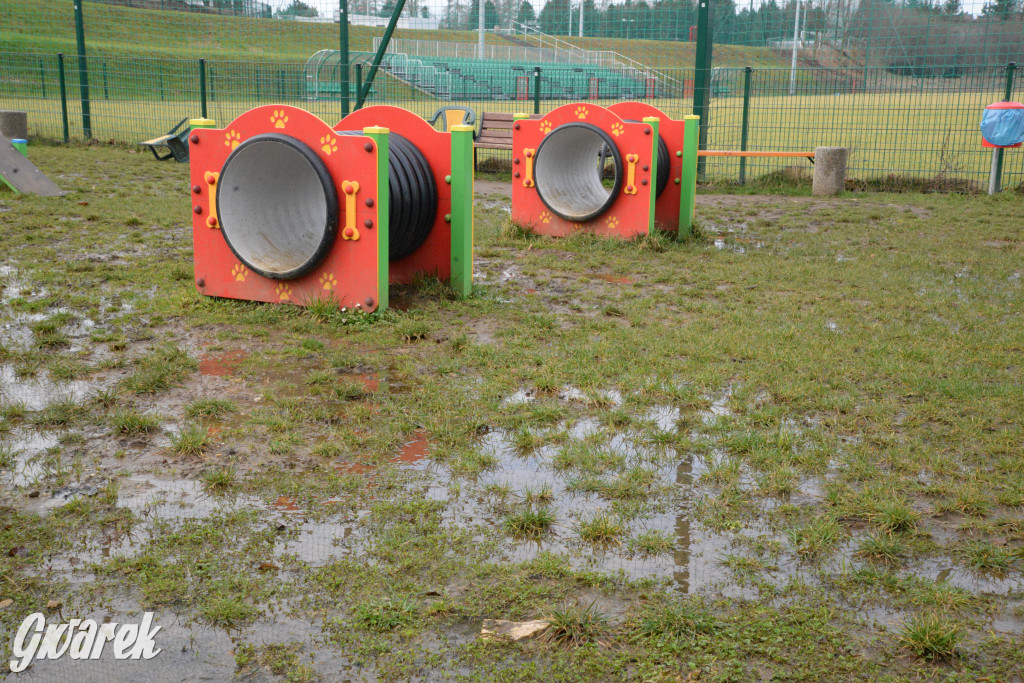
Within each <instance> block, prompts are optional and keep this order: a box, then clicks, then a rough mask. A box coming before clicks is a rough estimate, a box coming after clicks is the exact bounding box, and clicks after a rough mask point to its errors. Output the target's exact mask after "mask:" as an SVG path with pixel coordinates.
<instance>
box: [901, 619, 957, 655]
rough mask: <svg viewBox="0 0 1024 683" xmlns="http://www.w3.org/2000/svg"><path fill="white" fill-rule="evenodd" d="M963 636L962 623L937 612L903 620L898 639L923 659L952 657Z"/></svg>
mask: <svg viewBox="0 0 1024 683" xmlns="http://www.w3.org/2000/svg"><path fill="white" fill-rule="evenodd" d="M962 638H963V631H962V630H961V629H960V625H959V624H958V623H957V622H956V621H954V620H952V619H949V618H947V617H945V616H942V615H940V614H938V613H935V612H929V613H926V614H922V615H918V616H915V617H911V618H910V619H908V620H907V621H905V622H903V625H902V627H901V628H900V630H899V633H898V634H897V639H898V640H899V642H900V643H902V644H903V645H904V646H905V647H906V648H907V649H908V650H910V651H911V652H913V653H914V654H915V655H917V656H918V657H921V658H922V659H928V660H933V659H950V658H952V657H953V656H955V655H956V646H957V645H958V644H959V643H960V640H961V639H962Z"/></svg>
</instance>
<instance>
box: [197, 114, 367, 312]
mask: <svg viewBox="0 0 1024 683" xmlns="http://www.w3.org/2000/svg"><path fill="white" fill-rule="evenodd" d="M264 133H278V134H282V135H288V136H290V137H293V138H295V139H297V140H300V141H301V142H304V143H305V144H306V145H308V146H309V147H311V148H312V149H313V150H314V151H315V152H316V153H317V155H318V156H319V157H320V159H321V160H322V161H323V162H324V164H325V165H326V166H327V169H328V171H329V172H330V174H331V177H332V179H333V180H334V183H335V185H336V186H337V191H338V196H339V198H343V197H344V196H345V195H344V194H343V191H342V187H341V186H342V183H346V182H347V183H352V182H357V183H359V188H360V189H359V201H358V202H356V204H355V206H356V214H357V215H356V217H355V221H354V223H355V225H357V226H363V225H364V224H365V222H366V221H372V225H377V224H378V222H379V221H378V215H377V208H378V206H377V202H376V201H374V202H372V206H367V201H366V200H367V199H374V200H375V199H376V193H377V187H378V185H377V181H378V177H377V168H378V163H377V146H376V144H375V143H374V141H373V140H372V139H371V138H369V137H365V136H343V135H335V133H334V131H333V130H332V129H331V127H330V126H328V125H327V124H326V123H324V122H323V121H321V120H320V119H318V118H317V117H316V116H314V115H313V114H310V113H309V112H306V111H304V110H302V109H298V108H296V107H289V106H285V105H268V106H265V107H257V108H256V109H251V110H250V111H247V112H245V113H244V114H242V115H241V116H239V117H238V118H237V119H235V120H234V121H232V122H231V124H230V125H228V126H227V127H226V128H223V129H215V128H197V129H194V130H193V131H192V134H191V136H190V142H191V150H190V157H191V188H190V189H191V192H190V197H191V198H192V206H193V211H192V239H193V245H194V248H195V278H196V279H195V282H196V287H197V288H198V289H199V291H200V292H202V293H203V294H206V295H209V296H218V297H227V298H231V299H244V300H248V301H266V302H276V303H292V304H300V305H306V304H308V303H309V302H311V301H314V300H317V299H324V298H333V299H336V300H337V301H338V305H339V306H344V307H355V306H356V305H358V306H360V307H361V308H362V309H363V310H367V311H372V310H376V308H377V305H378V302H379V301H380V294H379V292H378V273H377V263H378V254H377V250H378V240H377V238H376V235H375V234H374V231H373V230H372V229H370V230H361V233H362V236H363V239H356V240H352V239H343V238H342V235H341V232H342V230H343V228H344V226H345V225H346V224H347V223H351V220H350V215H348V214H347V211H348V208H346V206H345V202H344V201H343V200H342V201H341V202H340V208H341V213H340V220H339V226H338V237H337V239H336V240H335V242H334V246H333V247H332V248H331V249H330V251H329V252H328V254H327V256H326V257H325V258H324V259H323V261H321V262H320V263H319V264H318V265H317V267H316V268H315V269H314V270H313V271H312V272H309V273H307V274H305V275H302V276H300V277H297V278H294V279H290V280H277V279H272V278H267V277H263V276H261V275H258V274H256V273H254V272H252V271H251V270H250V269H249V268H247V267H246V266H245V265H243V264H242V263H241V262H240V260H239V259H238V258H237V257H236V256H235V255H234V253H232V251H231V249H230V248H229V247H228V244H227V242H226V241H225V239H224V237H223V235H222V233H221V230H220V226H219V225H218V222H217V216H216V202H215V197H216V183H217V181H218V177H219V173H220V170H221V169H222V168H223V166H224V162H225V161H226V160H227V158H228V155H230V154H231V152H232V150H234V149H235V147H237V146H238V145H239V144H241V143H242V142H243V141H245V140H248V139H249V138H251V137H253V136H255V135H261V134H264ZM383 180H384V182H387V179H386V178H385V179H383ZM385 248H386V246H385Z"/></svg>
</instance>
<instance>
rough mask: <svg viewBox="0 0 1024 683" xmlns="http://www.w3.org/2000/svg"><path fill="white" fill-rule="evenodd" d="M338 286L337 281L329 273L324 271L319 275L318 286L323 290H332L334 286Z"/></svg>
mask: <svg viewBox="0 0 1024 683" xmlns="http://www.w3.org/2000/svg"><path fill="white" fill-rule="evenodd" d="M337 286H338V281H337V280H336V279H335V278H334V275H333V274H331V273H324V274H323V275H321V276H320V287H321V288H322V289H323V290H324V291H325V292H333V291H334V288H335V287H337Z"/></svg>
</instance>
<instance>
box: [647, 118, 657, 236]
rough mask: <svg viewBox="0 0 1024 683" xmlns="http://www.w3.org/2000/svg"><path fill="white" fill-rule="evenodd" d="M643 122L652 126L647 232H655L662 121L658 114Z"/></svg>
mask: <svg viewBox="0 0 1024 683" xmlns="http://www.w3.org/2000/svg"><path fill="white" fill-rule="evenodd" d="M643 122H644V123H646V124H647V125H648V126H650V127H651V184H650V185H649V187H650V188H651V191H650V195H651V197H650V207H649V210H648V212H647V233H648V234H650V233H652V232H654V205H655V203H657V201H658V183H657V177H658V140H660V139H661V138H660V137H659V136H658V124H659V123H660V122H661V119H659V118H658V117H657V116H645V117H644V118H643Z"/></svg>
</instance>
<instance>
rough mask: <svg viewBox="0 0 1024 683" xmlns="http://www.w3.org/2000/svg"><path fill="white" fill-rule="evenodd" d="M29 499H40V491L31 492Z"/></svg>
mask: <svg viewBox="0 0 1024 683" xmlns="http://www.w3.org/2000/svg"><path fill="white" fill-rule="evenodd" d="M28 497H29V498H38V497H39V491H31V492H29V494H28Z"/></svg>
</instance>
